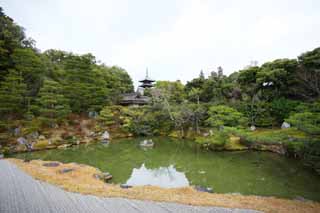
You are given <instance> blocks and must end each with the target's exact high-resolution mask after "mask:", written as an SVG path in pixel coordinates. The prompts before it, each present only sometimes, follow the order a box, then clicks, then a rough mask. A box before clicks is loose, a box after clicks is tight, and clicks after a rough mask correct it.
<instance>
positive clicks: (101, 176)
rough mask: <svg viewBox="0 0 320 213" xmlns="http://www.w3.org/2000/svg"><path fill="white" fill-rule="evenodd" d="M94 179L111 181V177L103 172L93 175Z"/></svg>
mask: <svg viewBox="0 0 320 213" xmlns="http://www.w3.org/2000/svg"><path fill="white" fill-rule="evenodd" d="M93 177H94V178H96V179H99V180H102V181H105V182H108V181H109V180H111V179H112V175H111V174H110V173H109V172H104V173H101V174H94V175H93Z"/></svg>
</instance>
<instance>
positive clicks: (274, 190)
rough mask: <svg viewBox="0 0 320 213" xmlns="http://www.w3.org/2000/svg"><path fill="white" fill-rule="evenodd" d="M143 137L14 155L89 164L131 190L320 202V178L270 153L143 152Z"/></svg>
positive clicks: (167, 144)
mask: <svg viewBox="0 0 320 213" xmlns="http://www.w3.org/2000/svg"><path fill="white" fill-rule="evenodd" d="M142 140H143V138H136V139H120V140H114V141H112V142H111V143H110V144H108V145H106V144H91V145H80V146H74V147H72V148H69V149H64V150H61V149H55V150H47V151H39V152H32V153H23V154H17V155H15V156H13V157H17V158H22V159H42V160H55V161H61V162H65V163H67V162H76V163H82V164H87V165H91V166H94V167H97V168H99V169H100V170H101V171H104V172H110V173H111V174H112V175H113V179H112V182H114V183H127V184H129V185H157V186H161V187H167V188H170V187H182V186H189V185H199V186H204V187H212V188H213V190H214V191H215V192H218V193H241V194H251V195H262V196H276V197H285V198H296V197H303V198H306V199H310V200H317V201H319V200H320V176H318V175H317V174H315V173H314V172H313V171H310V170H308V169H306V168H304V167H303V166H302V164H301V163H300V161H297V160H293V159H288V158H285V157H282V156H279V155H277V154H273V153H269V152H252V151H241V152H210V151H208V152H206V151H202V150H201V149H199V148H197V147H196V146H195V144H194V143H192V142H190V141H186V140H177V139H172V138H153V141H154V143H155V146H154V147H153V148H147V149H143V148H141V147H140V145H139V144H140V142H141V141H142Z"/></svg>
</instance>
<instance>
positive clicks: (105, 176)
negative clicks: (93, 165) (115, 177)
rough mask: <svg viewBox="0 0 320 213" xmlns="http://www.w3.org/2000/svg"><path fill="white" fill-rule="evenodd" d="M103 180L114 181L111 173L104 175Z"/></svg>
mask: <svg viewBox="0 0 320 213" xmlns="http://www.w3.org/2000/svg"><path fill="white" fill-rule="evenodd" d="M102 178H103V180H104V181H109V180H111V179H112V175H111V174H110V173H109V172H104V173H102Z"/></svg>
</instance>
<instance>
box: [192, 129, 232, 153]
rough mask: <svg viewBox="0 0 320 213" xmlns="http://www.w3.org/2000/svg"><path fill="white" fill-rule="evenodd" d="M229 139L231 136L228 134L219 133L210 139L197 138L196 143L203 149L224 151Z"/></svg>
mask: <svg viewBox="0 0 320 213" xmlns="http://www.w3.org/2000/svg"><path fill="white" fill-rule="evenodd" d="M228 139H229V136H228V134H227V133H226V132H224V131H219V132H215V133H214V134H213V135H212V136H209V137H197V138H196V143H198V144H200V145H201V146H202V147H205V148H209V149H212V150H216V149H223V148H224V146H225V144H226V143H227V140H228Z"/></svg>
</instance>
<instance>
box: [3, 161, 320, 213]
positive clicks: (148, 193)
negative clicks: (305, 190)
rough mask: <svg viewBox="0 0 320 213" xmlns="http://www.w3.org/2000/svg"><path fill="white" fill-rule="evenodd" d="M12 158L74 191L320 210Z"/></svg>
mask: <svg viewBox="0 0 320 213" xmlns="http://www.w3.org/2000/svg"><path fill="white" fill-rule="evenodd" d="M8 160H9V161H10V162H12V163H14V164H16V165H17V166H18V167H19V168H20V169H22V170H23V171H25V172H26V173H28V174H30V175H31V176H33V177H34V178H36V179H39V180H42V181H45V182H48V183H51V184H54V185H57V186H60V187H62V188H63V189H65V190H67V191H70V192H79V193H82V194H90V195H96V196H100V197H122V198H129V199H138V200H151V201H163V202H174V203H180V204H188V205H197V206H217V207H226V208H240V209H254V210H259V211H264V212H286V213H287V212H291V213H294V212H320V203H318V202H311V201H305V202H303V201H296V200H288V199H280V198H274V197H260V196H244V195H231V194H217V193H213V194H210V193H204V192H198V191H196V190H194V189H193V188H192V187H185V188H178V189H164V188H160V187H155V186H141V187H133V188H130V189H122V188H120V186H119V185H115V184H106V183H104V182H103V181H101V180H98V179H96V178H94V174H99V173H100V171H99V170H98V169H96V168H94V167H91V166H87V165H81V164H75V163H69V164H62V163H61V164H60V165H59V166H58V167H45V166H43V164H44V163H45V161H40V160H33V161H30V162H23V161H22V160H19V159H8ZM65 168H69V169H70V168H72V169H73V171H71V172H68V173H64V174H60V173H59V171H60V170H62V169H65Z"/></svg>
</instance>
